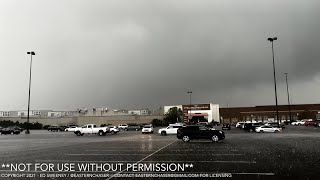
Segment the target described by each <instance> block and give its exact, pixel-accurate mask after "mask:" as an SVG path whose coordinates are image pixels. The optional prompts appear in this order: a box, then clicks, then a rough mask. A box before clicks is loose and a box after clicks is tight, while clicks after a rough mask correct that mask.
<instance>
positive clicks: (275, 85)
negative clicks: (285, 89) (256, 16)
mask: <svg viewBox="0 0 320 180" xmlns="http://www.w3.org/2000/svg"><path fill="white" fill-rule="evenodd" d="M277 39H278V38H277V37H273V38H268V41H270V42H271V45H272V62H273V80H274V92H275V97H276V111H277V123H278V127H280V125H279V110H278V97H277V80H276V67H275V65H274V50H273V41H275V40H277Z"/></svg>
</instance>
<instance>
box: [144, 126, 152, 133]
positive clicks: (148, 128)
mask: <svg viewBox="0 0 320 180" xmlns="http://www.w3.org/2000/svg"><path fill="white" fill-rule="evenodd" d="M141 132H142V134H145V133H151V134H152V133H153V127H152V125H145V126H143V128H142V131H141Z"/></svg>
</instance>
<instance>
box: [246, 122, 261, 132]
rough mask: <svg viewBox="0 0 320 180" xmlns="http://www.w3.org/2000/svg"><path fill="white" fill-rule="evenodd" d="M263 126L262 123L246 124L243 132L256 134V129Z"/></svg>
mask: <svg viewBox="0 0 320 180" xmlns="http://www.w3.org/2000/svg"><path fill="white" fill-rule="evenodd" d="M262 125H263V124H262V123H245V124H244V127H243V130H245V131H248V132H255V130H256V128H257V127H260V126H262Z"/></svg>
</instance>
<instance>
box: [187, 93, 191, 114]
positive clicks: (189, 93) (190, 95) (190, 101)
mask: <svg viewBox="0 0 320 180" xmlns="http://www.w3.org/2000/svg"><path fill="white" fill-rule="evenodd" d="M187 93H188V94H189V97H190V107H189V108H190V112H189V113H190V114H189V117H188V118H189V119H191V118H190V117H191V94H192V91H188V92H187Z"/></svg>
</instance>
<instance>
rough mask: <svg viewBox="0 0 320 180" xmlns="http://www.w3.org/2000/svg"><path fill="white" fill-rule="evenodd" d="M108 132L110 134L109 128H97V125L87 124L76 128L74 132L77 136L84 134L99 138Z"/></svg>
mask: <svg viewBox="0 0 320 180" xmlns="http://www.w3.org/2000/svg"><path fill="white" fill-rule="evenodd" d="M107 132H109V128H108V127H97V125H95V124H86V125H84V126H82V127H79V128H76V129H75V131H74V133H75V134H76V135H77V136H83V135H84V134H98V135H99V136H102V135H106V134H107Z"/></svg>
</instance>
